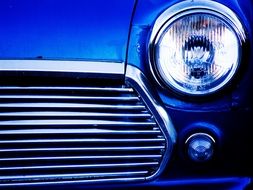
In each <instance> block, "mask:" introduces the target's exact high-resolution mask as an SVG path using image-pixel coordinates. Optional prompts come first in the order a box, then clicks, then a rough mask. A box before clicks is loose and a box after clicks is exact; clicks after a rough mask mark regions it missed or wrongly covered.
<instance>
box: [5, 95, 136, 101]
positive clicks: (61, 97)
mask: <svg viewBox="0 0 253 190" xmlns="http://www.w3.org/2000/svg"><path fill="white" fill-rule="evenodd" d="M1 99H5V100H6V99H13V100H17V99H29V100H32V99H46V100H90V101H92V100H100V101H107V100H110V101H138V100H139V98H138V97H118V96H114V97H113V96H109V97H103V96H98V97H94V96H53V95H51V96H43V95H19V96H11V95H8V96H1V95H0V100H1Z"/></svg>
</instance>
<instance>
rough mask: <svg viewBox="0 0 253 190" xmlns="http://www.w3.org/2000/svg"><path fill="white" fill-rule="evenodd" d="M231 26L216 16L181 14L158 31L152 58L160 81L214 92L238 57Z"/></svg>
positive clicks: (183, 89)
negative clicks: (153, 57)
mask: <svg viewBox="0 0 253 190" xmlns="http://www.w3.org/2000/svg"><path fill="white" fill-rule="evenodd" d="M240 48H241V46H240V43H239V40H238V37H237V35H236V33H235V31H234V30H233V28H232V27H231V26H230V25H229V24H228V22H226V21H225V20H223V19H222V18H220V17H219V16H216V15H212V14H208V13H195V14H189V15H184V16H181V17H179V18H177V19H175V20H174V21H172V22H171V23H169V24H168V25H165V26H163V28H162V29H161V30H160V32H159V33H158V36H157V39H156V43H155V62H156V67H157V70H158V73H159V74H160V76H161V78H162V79H163V80H164V82H165V83H166V84H167V85H169V86H170V87H172V88H173V89H175V90H177V91H179V92H182V93H185V94H190V95H203V94H209V93H212V92H215V91H217V90H219V89H220V88H222V87H223V86H224V85H225V84H227V83H228V82H229V81H230V80H231V78H232V77H233V75H234V74H235V72H236V70H237V68H238V65H239V61H240V51H241V50H240Z"/></svg>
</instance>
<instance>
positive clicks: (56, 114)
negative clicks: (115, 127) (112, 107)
mask: <svg viewBox="0 0 253 190" xmlns="http://www.w3.org/2000/svg"><path fill="white" fill-rule="evenodd" d="M64 116H65V117H66V116H69V117H75V116H78V117H89V118H93V117H96V118H99V117H104V118H117V117H118V118H122V117H131V118H150V117H151V115H150V114H149V113H134V114H129V113H98V112H95V113H92V112H54V111H51V112H46V111H41V112H36V111H34V112H4V113H0V117H64Z"/></svg>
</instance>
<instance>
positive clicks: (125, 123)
mask: <svg viewBox="0 0 253 190" xmlns="http://www.w3.org/2000/svg"><path fill="white" fill-rule="evenodd" d="M35 123H36V126H40V125H43V126H45V125H60V126H64V125H81V126H83V127H85V126H91V125H96V126H130V125H132V126H135V127H138V126H156V123H155V122H128V121H108V120H75V119H72V120H66V119H65V120H14V121H0V126H19V125H26V126H28V125H32V126H34V124H35Z"/></svg>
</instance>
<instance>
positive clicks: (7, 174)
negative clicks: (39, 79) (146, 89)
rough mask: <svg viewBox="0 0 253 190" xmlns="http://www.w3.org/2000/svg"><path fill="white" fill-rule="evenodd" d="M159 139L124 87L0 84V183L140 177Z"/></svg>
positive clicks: (153, 161)
mask: <svg viewBox="0 0 253 190" xmlns="http://www.w3.org/2000/svg"><path fill="white" fill-rule="evenodd" d="M166 143H167V142H166V137H165V136H164V135H163V132H162V131H161V130H160V127H159V126H158V124H157V121H156V120H155V119H154V117H153V114H152V113H151V112H150V111H149V109H148V108H147V107H146V105H145V103H144V102H143V101H142V99H141V98H140V97H139V96H138V94H137V93H136V92H135V91H134V90H133V89H132V88H131V87H128V86H118V85H115V86H110V87H106V86H102V87H99V86H87V87H86V86H77V87H72V86H63V87H61V86H27V87H23V86H3V87H0V153H1V154H0V186H1V185H5V186H8V185H10V184H15V185H24V184H33V183H35V184H40V183H43V184H47V183H48V184H51V183H60V182H61V183H71V182H73V183H75V182H78V181H80V182H82V183H83V182H87V183H89V182H103V181H114V180H115V181H117V180H121V179H124V180H129V181H131V180H133V181H134V180H145V179H146V178H148V177H150V176H152V175H153V174H155V173H156V172H157V170H158V169H159V167H160V164H161V162H162V159H163V157H164V153H165V151H166Z"/></svg>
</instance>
